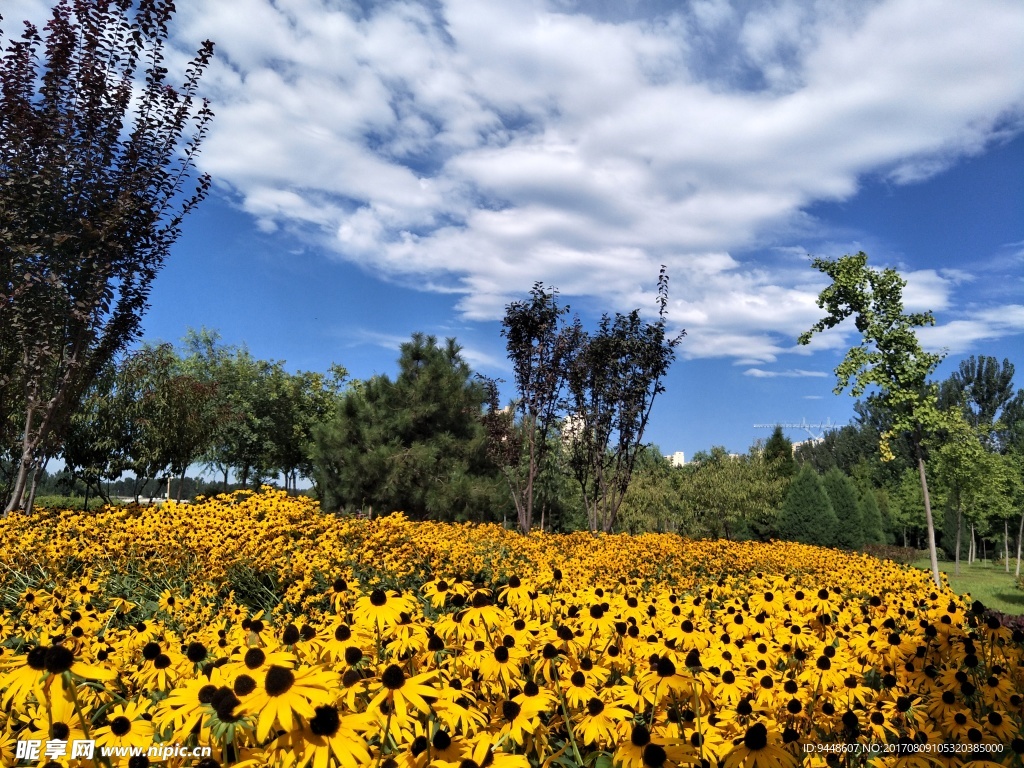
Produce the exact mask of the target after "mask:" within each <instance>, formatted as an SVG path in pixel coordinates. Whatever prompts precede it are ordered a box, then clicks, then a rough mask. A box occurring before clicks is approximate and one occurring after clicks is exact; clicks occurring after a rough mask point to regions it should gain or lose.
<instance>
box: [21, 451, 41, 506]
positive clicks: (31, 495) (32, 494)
mask: <svg viewBox="0 0 1024 768" xmlns="http://www.w3.org/2000/svg"><path fill="white" fill-rule="evenodd" d="M45 463H46V462H45V460H44V461H43V462H42V463H40V465H39V466H38V467H36V471H35V472H34V473H33V474H32V488H31V489H30V490H29V492H28V503H27V504H25V511H26V512H31V511H32V509H33V507H35V503H36V488H38V487H39V476H40V475H41V474H42V473H43V465H44V464H45Z"/></svg>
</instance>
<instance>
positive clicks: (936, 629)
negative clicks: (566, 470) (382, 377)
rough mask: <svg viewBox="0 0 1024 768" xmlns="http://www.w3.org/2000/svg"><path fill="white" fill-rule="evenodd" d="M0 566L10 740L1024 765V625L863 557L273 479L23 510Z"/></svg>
mask: <svg viewBox="0 0 1024 768" xmlns="http://www.w3.org/2000/svg"><path fill="white" fill-rule="evenodd" d="M0 569H2V571H0V589H2V595H0V600H2V605H3V614H2V616H0V644H2V648H0V710H2V711H0V765H4V766H8V765H17V764H18V760H17V759H16V757H15V754H16V751H15V750H16V747H15V744H16V742H17V741H19V740H22V741H23V740H26V739H37V740H42V741H46V740H48V739H60V740H65V741H71V740H75V739H94V740H95V742H96V744H98V745H108V746H109V745H114V746H118V745H130V746H138V747H148V746H150V745H151V744H161V745H210V746H212V747H213V757H212V758H205V759H198V758H184V757H171V758H169V759H168V760H167V762H166V765H168V766H185V765H195V766H202V767H203V768H210V767H211V766H216V765H237V766H241V765H251V766H263V765H274V766H288V767H292V766H294V767H296V768H300V767H301V766H306V765H311V766H313V768H328V767H330V766H344V767H345V768H357V767H359V766H373V767H374V768H424V767H425V766H428V765H430V766H437V767H438V768H487V767H488V766H494V768H502V767H503V766H509V767H510V768H511V767H512V766H518V767H519V768H526V766H528V765H529V766H535V768H555V767H556V766H572V765H583V764H586V765H587V766H590V767H591V768H610V767H611V766H612V765H621V766H623V768H643V766H650V768H660V766H663V765H665V766H674V765H704V766H716V765H719V764H721V765H723V766H725V767H726V768H737V767H739V766H744V767H747V768H750V767H752V766H765V767H768V766H790V765H797V764H805V765H825V764H833V765H863V764H868V763H870V764H871V765H895V764H907V765H911V764H913V765H921V766H924V765H949V766H959V765H965V764H970V763H974V764H979V761H989V762H990V763H997V764H1001V765H1016V766H1022V765H1024V763H1022V760H1021V756H1020V753H1022V752H1024V741H1022V739H1021V736H1020V734H1021V732H1022V722H1024V719H1022V718H1024V702H1022V695H1021V694H1022V691H1024V632H1021V631H1019V630H1018V631H1014V632H1011V631H1010V630H1009V629H1006V628H1003V627H1002V626H1000V624H999V622H998V620H996V619H992V620H985V619H984V618H983V617H982V616H981V614H980V606H978V607H977V609H978V610H974V607H972V606H971V605H968V604H965V602H964V600H963V599H962V598H960V597H958V596H956V595H954V594H953V593H952V592H951V591H950V590H949V589H948V588H945V587H944V588H943V589H941V590H936V589H935V588H934V587H933V585H932V584H931V582H930V580H929V578H928V574H926V573H924V572H922V571H917V570H912V569H908V568H905V567H902V566H898V565H895V564H893V563H891V562H888V561H879V560H875V559H872V558H869V557H867V556H863V555H848V554H842V553H839V552H836V551H832V550H823V549H818V548H814V547H808V546H803V545H798V544H788V543H778V544H770V545H767V544H746V543H730V542H693V541H686V540H682V539H679V538H678V537H675V536H670V535H653V534H651V535H644V536H599V537H594V536H591V535H589V534H586V533H578V534H574V535H571V536H556V535H545V534H539V533H538V534H533V535H531V536H529V537H523V536H520V535H518V534H516V533H514V532H510V531H505V530H503V529H502V528H500V527H498V526H460V525H447V524H435V523H414V522H410V521H408V520H407V519H405V518H404V517H403V516H401V515H393V516H390V517H386V518H382V519H379V520H373V521H366V520H356V519H352V518H340V517H335V516H332V515H328V514H324V513H322V512H320V511H319V509H318V508H317V507H316V505H315V504H314V503H312V502H310V501H309V500H308V499H301V498H300V499H297V498H290V497H288V496H285V495H283V494H280V493H276V492H271V491H266V492H264V493H262V494H259V495H245V494H238V495H235V496H232V497H219V498H217V499H213V500H208V501H206V502H204V503H201V504H193V505H176V504H173V503H169V504H166V505H163V506H161V507H159V508H156V507H143V508H125V509H110V510H105V511H103V512H99V513H86V514H83V513H75V512H62V513H45V514H42V515H36V516H32V517H22V516H13V517H11V518H9V519H6V520H4V521H0ZM844 745H845V746H844ZM132 759H133V760H134V761H135V762H133V763H131V765H132V768H138V767H139V766H143V765H145V764H147V763H146V762H145V760H146V758H140V757H136V758H132ZM119 761H120V762H119ZM106 762H109V763H111V764H112V765H117V764H122V765H128V764H129V758H128V757H123V758H109V760H108V759H107V758H98V757H97V758H95V759H92V760H90V759H70V758H68V757H65V758H57V760H56V761H55V764H56V765H64V766H78V765H81V766H92V765H104V764H106ZM152 763H153V764H156V760H155V759H154V760H153V761H152ZM21 764H23V765H30V764H32V765H43V764H46V759H45V758H40V759H39V760H35V761H32V762H29V761H27V760H25V761H22V762H21Z"/></svg>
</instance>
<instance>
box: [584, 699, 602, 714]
mask: <svg viewBox="0 0 1024 768" xmlns="http://www.w3.org/2000/svg"><path fill="white" fill-rule="evenodd" d="M587 712H589V713H590V716H591V717H597V716H598V715H600V714H601V713H602V712H604V702H603V701H601V700H600V699H599V698H597V697H594V698H592V699H591V700H590V701H588V702H587Z"/></svg>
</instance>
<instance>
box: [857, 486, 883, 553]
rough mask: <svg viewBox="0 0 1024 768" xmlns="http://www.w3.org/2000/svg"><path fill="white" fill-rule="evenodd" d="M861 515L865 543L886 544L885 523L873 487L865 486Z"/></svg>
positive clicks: (862, 495) (862, 494) (861, 501)
mask: <svg viewBox="0 0 1024 768" xmlns="http://www.w3.org/2000/svg"><path fill="white" fill-rule="evenodd" d="M859 503H860V517H861V520H862V522H863V525H864V543H865V544H885V523H884V522H883V521H882V510H881V509H879V507H878V499H876V498H875V492H874V490H873V489H871V488H864V489H863V490H862V491H861V494H860V502H859Z"/></svg>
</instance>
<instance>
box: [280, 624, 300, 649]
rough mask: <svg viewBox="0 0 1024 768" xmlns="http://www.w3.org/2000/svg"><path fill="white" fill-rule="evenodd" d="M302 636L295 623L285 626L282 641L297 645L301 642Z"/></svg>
mask: <svg viewBox="0 0 1024 768" xmlns="http://www.w3.org/2000/svg"><path fill="white" fill-rule="evenodd" d="M300 637H301V635H300V634H299V628H298V627H296V626H295V625H294V624H289V625H288V626H287V627H285V628H284V632H282V633H281V642H282V643H284V644H285V645H295V644H296V643H297V642H299V638H300Z"/></svg>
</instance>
